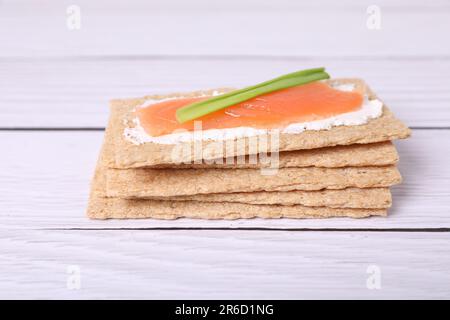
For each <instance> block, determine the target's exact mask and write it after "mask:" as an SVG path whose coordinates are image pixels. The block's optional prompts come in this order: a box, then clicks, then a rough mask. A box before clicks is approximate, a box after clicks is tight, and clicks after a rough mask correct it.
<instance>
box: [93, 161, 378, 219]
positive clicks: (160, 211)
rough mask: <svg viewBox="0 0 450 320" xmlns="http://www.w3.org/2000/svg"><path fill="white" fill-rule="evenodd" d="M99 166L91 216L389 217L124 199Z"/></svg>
mask: <svg viewBox="0 0 450 320" xmlns="http://www.w3.org/2000/svg"><path fill="white" fill-rule="evenodd" d="M101 162H102V161H100V164H99V165H98V167H97V170H96V173H95V176H94V180H93V182H92V191H91V195H90V198H89V204H88V209H87V215H88V217H89V218H91V219H109V218H116V219H130V218H154V219H176V218H181V217H184V218H201V219H239V218H255V217H259V218H283V217H284V218H329V217H351V218H364V217H369V216H386V214H387V212H386V209H356V208H329V207H307V206H302V205H292V206H278V205H255V204H242V203H228V202H223V203H217V202H198V201H160V200H146V199H143V200H142V199H131V200H129V199H120V198H107V197H105V195H106V193H105V182H106V179H105V178H106V176H105V170H104V164H102V163H101Z"/></svg>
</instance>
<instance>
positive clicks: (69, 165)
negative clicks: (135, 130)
mask: <svg viewBox="0 0 450 320" xmlns="http://www.w3.org/2000/svg"><path fill="white" fill-rule="evenodd" d="M102 136H103V132H78V131H75V132H27V131H24V132H18V131H14V132H0V148H1V149H2V150H7V151H8V152H6V153H4V155H3V156H2V157H0V167H1V168H2V170H1V171H0V179H1V181H2V184H1V185H0V187H1V188H2V189H1V190H0V219H1V221H2V223H1V226H0V227H1V228H5V229H10V228H123V227H130V228H146V227H148V228H154V227H166V228H173V227H219V228H221V227H225V228H236V227H268V228H313V229H314V228H319V229H320V228H449V227H450V215H449V214H448V208H449V205H450V202H449V201H450V200H449V199H450V188H449V186H450V168H449V167H448V163H450V154H448V153H445V152H441V151H442V150H447V149H448V148H449V147H450V145H449V144H450V131H449V130H415V131H413V136H412V138H411V139H409V140H406V141H399V142H398V143H397V146H398V148H399V155H400V163H399V169H400V172H401V173H402V175H403V179H404V182H403V183H402V184H401V185H399V186H396V187H394V189H393V208H392V209H391V210H390V216H389V217H388V218H375V217H374V218H370V219H363V220H349V219H326V220H298V221H296V220H258V219H255V220H238V221H203V220H188V219H180V220H176V221H170V222H168V221H158V220H141V221H104V222H98V221H90V220H88V219H87V218H86V217H85V214H84V212H85V208H86V204H87V195H88V189H89V181H90V179H91V176H92V174H93V171H94V165H95V162H96V158H97V156H98V153H99V150H100V145H101V141H102ZM437 154H439V156H436V155H437Z"/></svg>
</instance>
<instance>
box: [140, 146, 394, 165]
mask: <svg viewBox="0 0 450 320" xmlns="http://www.w3.org/2000/svg"><path fill="white" fill-rule="evenodd" d="M243 160H244V161H242V163H238V162H237V161H236V158H231V159H222V161H217V160H216V162H215V163H201V164H195V163H192V164H178V165H175V164H159V165H155V166H151V167H149V168H154V169H167V168H170V169H205V168H211V169H245V168H249V169H251V168H253V169H255V168H264V167H269V166H270V164H269V163H265V162H264V161H259V160H258V156H257V158H256V163H254V162H253V163H252V162H251V161H250V159H249V156H248V155H247V156H245V158H244V159H243ZM397 162H398V153H397V150H396V149H395V147H394V145H393V144H392V142H391V141H384V142H378V143H370V144H351V145H347V146H334V147H325V148H318V149H306V150H295V151H283V152H280V153H279V163H278V167H279V168H302V167H323V168H339V167H365V166H387V165H391V164H396V163H397Z"/></svg>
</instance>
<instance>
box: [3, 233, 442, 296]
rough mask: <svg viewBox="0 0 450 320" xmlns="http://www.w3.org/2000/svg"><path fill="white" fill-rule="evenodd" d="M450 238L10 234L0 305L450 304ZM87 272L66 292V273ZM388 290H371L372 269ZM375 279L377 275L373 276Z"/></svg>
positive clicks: (5, 248) (420, 235) (5, 235)
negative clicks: (20, 301) (34, 301)
mask: <svg viewBox="0 0 450 320" xmlns="http://www.w3.org/2000/svg"><path fill="white" fill-rule="evenodd" d="M449 242H450V234H448V233H429V234H423V233H391V232H370V233H364V232H363V233H361V232H288V231H286V232H276V231H201V232H199V231H179V230H177V231H167V230H166V231H148V230H145V231H83V232H80V231H36V230H27V231H26V232H24V231H2V237H1V238H0V247H1V248H2V250H1V252H0V271H1V272H0V298H58V299H69V298H83V299H86V298H98V299H108V298H135V299H136V298H137V299H143V298H149V299H151V298H153V299H314V298H322V299H326V298H328V299H330V298H335V299H351V298H353V299H364V298H366V299H367V298H373V299H387V298H404V299H405V298H408V299H418V298H427V299H430V298H441V299H443V298H449V297H450V288H449V286H448V283H449V282H450V270H449V268H448V265H449V263H450V249H449V245H448V244H449ZM73 265H75V266H77V267H78V268H79V271H80V280H81V281H80V285H81V288H80V289H79V290H69V289H67V286H66V283H67V280H68V277H69V274H68V273H67V270H68V269H67V268H68V267H69V266H73ZM373 265H375V266H377V267H378V268H379V270H380V274H379V275H380V284H381V289H379V290H377V289H368V288H367V286H366V281H367V279H368V278H369V276H370V274H368V273H367V268H368V267H369V266H373ZM369 271H370V269H369Z"/></svg>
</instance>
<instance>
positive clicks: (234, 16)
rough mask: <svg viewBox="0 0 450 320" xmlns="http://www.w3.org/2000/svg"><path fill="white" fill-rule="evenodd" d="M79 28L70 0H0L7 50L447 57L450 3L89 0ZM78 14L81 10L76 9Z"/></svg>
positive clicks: (81, 2) (1, 35) (0, 32)
mask: <svg viewBox="0 0 450 320" xmlns="http://www.w3.org/2000/svg"><path fill="white" fill-rule="evenodd" d="M75 4H76V5H77V6H78V7H79V8H80V10H81V20H80V21H81V28H80V29H76V30H70V29H68V27H67V19H68V14H67V13H66V10H67V8H68V7H69V5H72V3H69V2H64V1H57V0H53V1H45V2H44V4H42V1H39V2H30V1H26V2H19V1H2V2H0V6H1V10H0V39H1V42H2V50H1V52H0V56H3V57H5V56H9V57H10V56H13V57H14V56H61V55H63V56H79V55H135V54H172V55H173V54H175V55H178V54H218V55H223V54H227V55H228V54H264V55H294V56H295V55H312V56H317V55H330V54H333V55H336V56H340V55H357V56H358V55H398V54H400V55H404V54H407V55H449V54H450V45H449V44H448V41H440V40H441V39H446V37H447V34H446V31H447V30H449V28H450V10H449V9H450V5H449V3H448V2H447V1H445V0H440V1H433V2H427V3H426V4H424V3H423V1H419V0H414V1H406V0H401V1H387V0H383V1H377V2H376V5H378V6H379V8H380V9H381V20H380V26H381V29H379V30H371V29H368V28H367V26H366V25H367V19H368V17H369V16H368V14H367V8H368V7H369V6H370V5H373V3H372V2H370V1H363V2H362V1H357V0H348V1H340V2H339V4H337V3H336V2H335V1H332V0H321V1H314V2H307V3H305V2H303V1H289V0H283V1H276V2H273V1H270V0H260V1H257V0H250V1H237V0H233V1H220V2H218V1H214V2H211V1H206V0H196V1H189V2H185V1H181V0H176V1H163V0H159V1H142V0H140V1H127V4H126V5H124V3H123V1H119V0H116V1H88V0H78V1H76V3H75ZM72 16H73V13H72Z"/></svg>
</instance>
